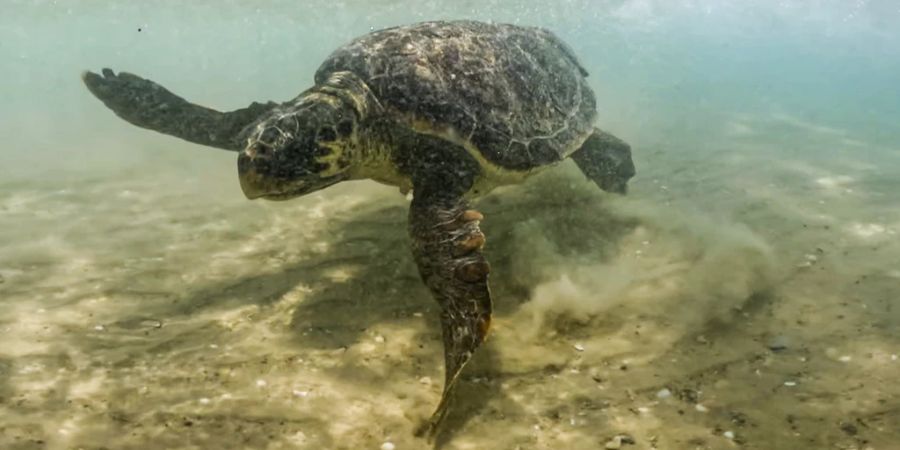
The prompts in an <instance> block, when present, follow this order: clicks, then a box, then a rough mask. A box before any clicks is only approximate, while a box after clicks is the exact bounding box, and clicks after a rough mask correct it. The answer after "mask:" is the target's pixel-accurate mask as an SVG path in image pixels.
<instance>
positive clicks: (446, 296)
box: [410, 196, 492, 440]
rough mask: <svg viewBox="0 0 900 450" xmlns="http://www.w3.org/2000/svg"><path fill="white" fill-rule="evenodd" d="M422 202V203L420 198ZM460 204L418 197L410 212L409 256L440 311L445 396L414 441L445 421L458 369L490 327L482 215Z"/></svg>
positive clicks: (432, 436) (488, 267)
mask: <svg viewBox="0 0 900 450" xmlns="http://www.w3.org/2000/svg"><path fill="white" fill-rule="evenodd" d="M423 197H424V198H423ZM466 206H467V205H466V202H465V201H464V200H461V199H452V198H447V199H440V198H428V197H425V196H417V197H415V198H414V199H413V204H412V206H411V209H410V234H411V235H412V238H413V253H414V255H415V258H416V263H417V264H418V266H419V273H420V274H421V276H422V280H423V281H425V284H426V285H428V287H429V288H430V289H431V292H432V294H433V295H434V298H435V299H436V300H437V301H438V303H439V304H440V305H441V332H442V336H443V342H444V369H445V379H444V391H443V394H442V395H441V400H440V403H439V404H438V407H437V409H435V411H434V414H432V416H431V418H429V419H428V420H427V421H425V422H424V423H423V424H422V425H420V426H419V427H418V429H417V430H416V435H418V436H425V437H427V438H428V439H429V440H431V439H433V438H434V437H435V435H436V434H437V432H438V431H439V427H440V425H441V423H442V422H443V420H444V418H445V417H446V415H447V412H448V410H449V408H450V402H451V398H452V394H453V388H454V386H455V385H456V382H457V380H458V379H459V374H460V372H461V371H462V369H463V367H464V366H465V365H466V363H467V362H468V361H469V359H470V358H471V357H472V354H473V353H474V352H475V350H476V349H477V348H478V346H480V345H481V343H482V342H484V340H485V338H486V337H487V333H488V329H489V328H490V323H491V309H492V306H491V293H490V289H489V287H488V274H489V273H490V265H489V264H488V262H487V260H486V259H485V257H484V255H482V253H481V249H482V247H483V246H484V242H485V237H484V234H483V233H482V232H481V230H480V229H479V227H478V224H479V221H480V220H481V219H482V215H481V213H479V212H478V211H475V210H471V209H467V208H466Z"/></svg>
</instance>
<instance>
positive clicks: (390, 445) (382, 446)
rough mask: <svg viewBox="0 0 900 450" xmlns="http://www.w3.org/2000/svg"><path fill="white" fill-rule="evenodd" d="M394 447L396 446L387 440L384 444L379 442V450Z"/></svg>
mask: <svg viewBox="0 0 900 450" xmlns="http://www.w3.org/2000/svg"><path fill="white" fill-rule="evenodd" d="M395 448H397V446H395V445H394V443H393V442H391V441H387V442H385V443H384V444H381V450H394V449H395Z"/></svg>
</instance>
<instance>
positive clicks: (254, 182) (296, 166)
mask: <svg viewBox="0 0 900 450" xmlns="http://www.w3.org/2000/svg"><path fill="white" fill-rule="evenodd" d="M311 97H312V98H302V99H300V100H299V101H298V102H297V103H295V104H294V105H292V106H291V109H288V110H285V109H280V110H278V111H276V112H274V113H273V114H272V115H271V116H269V117H268V118H266V119H264V120H263V121H261V122H260V123H259V124H258V125H257V126H256V129H255V130H254V131H253V133H252V134H251V136H250V137H249V138H248V139H247V147H246V148H245V150H244V151H243V152H241V154H240V156H238V176H239V177H240V181H241V189H242V190H243V191H244V195H246V196H247V198H249V199H255V198H265V199H268V200H287V199H290V198H294V197H299V196H301V195H304V194H308V193H310V192H314V191H317V190H319V189H323V188H326V187H328V186H331V185H332V184H335V183H337V182H340V181H343V180H346V179H348V178H349V173H348V169H349V168H350V163H351V159H352V149H353V145H352V144H353V142H354V141H355V139H356V137H355V133H356V122H357V120H356V115H355V114H354V113H353V111H352V110H350V109H349V108H346V107H343V106H342V105H341V104H340V103H338V102H334V101H331V100H330V99H328V98H323V97H320V98H315V97H317V96H311Z"/></svg>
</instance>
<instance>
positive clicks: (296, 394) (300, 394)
mask: <svg viewBox="0 0 900 450" xmlns="http://www.w3.org/2000/svg"><path fill="white" fill-rule="evenodd" d="M293 394H294V397H306V396H308V395H309V391H300V390H297V389H294V390H293Z"/></svg>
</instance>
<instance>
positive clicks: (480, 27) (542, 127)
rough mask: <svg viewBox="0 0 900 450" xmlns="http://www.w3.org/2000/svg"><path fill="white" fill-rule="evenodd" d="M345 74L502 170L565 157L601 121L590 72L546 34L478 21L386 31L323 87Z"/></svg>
mask: <svg viewBox="0 0 900 450" xmlns="http://www.w3.org/2000/svg"><path fill="white" fill-rule="evenodd" d="M339 71H350V72H352V73H354V74H355V75H356V76H358V77H359V78H361V79H362V80H363V81H364V82H365V83H366V84H368V86H369V89H371V91H372V92H373V93H374V94H375V96H376V97H377V98H378V100H379V102H380V103H381V105H382V107H383V108H384V110H385V112H386V113H388V114H393V115H395V116H396V118H397V120H398V122H399V123H400V124H402V125H404V126H409V127H412V128H414V129H415V130H416V131H418V132H422V133H428V134H434V135H438V136H441V137H444V138H447V139H450V140H453V141H455V142H459V143H461V144H463V145H465V146H466V147H467V148H469V149H470V151H477V152H479V153H481V155H483V157H484V158H485V159H486V160H487V161H489V162H490V163H492V164H495V165H497V166H499V167H501V168H504V169H510V170H529V169H532V168H535V167H538V166H542V165H546V164H551V163H554V162H557V161H560V160H562V159H564V158H566V157H567V156H569V155H570V154H571V153H572V152H574V151H575V150H577V149H578V148H579V147H580V146H581V144H582V142H583V141H584V139H586V138H587V137H588V136H589V135H590V133H591V131H592V129H593V121H594V116H595V115H596V110H595V108H596V105H595V100H594V94H593V92H592V91H591V88H590V87H589V86H588V84H587V81H586V80H585V77H586V76H587V72H586V71H585V70H584V68H583V67H582V66H581V65H580V64H579V63H578V61H577V60H576V58H575V56H574V54H573V53H572V51H571V50H570V49H569V48H568V46H566V44H565V43H563V42H562V41H561V40H560V39H559V38H557V37H556V36H554V35H553V34H552V33H550V32H549V31H547V30H544V29H541V28H531V27H520V26H514V25H507V24H490V23H481V22H473V21H454V22H425V23H419V24H415V25H409V26H402V27H394V28H388V29H384V30H380V31H376V32H373V33H370V34H368V35H364V36H362V37H360V38H358V39H356V40H354V41H352V42H351V43H349V44H348V45H346V46H344V47H341V48H339V49H337V50H336V51H334V53H332V54H331V56H329V57H328V59H326V60H325V62H323V63H322V65H321V67H320V68H319V69H318V71H317V72H316V80H315V81H316V83H317V84H319V83H322V82H324V81H325V80H326V79H328V77H329V75H330V74H332V73H334V72H339Z"/></svg>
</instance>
